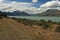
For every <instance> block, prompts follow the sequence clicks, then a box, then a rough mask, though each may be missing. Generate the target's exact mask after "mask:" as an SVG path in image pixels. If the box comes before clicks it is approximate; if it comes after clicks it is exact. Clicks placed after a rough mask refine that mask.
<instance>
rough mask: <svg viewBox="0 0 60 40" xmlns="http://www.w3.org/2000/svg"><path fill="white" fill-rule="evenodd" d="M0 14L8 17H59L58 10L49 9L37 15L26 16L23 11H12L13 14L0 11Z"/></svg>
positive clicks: (59, 11)
mask: <svg viewBox="0 0 60 40" xmlns="http://www.w3.org/2000/svg"><path fill="white" fill-rule="evenodd" d="M0 14H7V15H8V16H60V10H57V9H49V10H47V11H45V12H42V13H37V14H33V15H31V14H28V13H27V12H24V11H22V12H21V11H14V12H2V11H0Z"/></svg>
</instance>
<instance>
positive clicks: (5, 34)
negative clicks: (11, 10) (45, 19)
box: [0, 18, 60, 40]
mask: <svg viewBox="0 0 60 40" xmlns="http://www.w3.org/2000/svg"><path fill="white" fill-rule="evenodd" d="M51 26H53V30H54V29H55V27H56V26H58V25H56V24H52V25H51ZM0 40H60V33H58V32H55V31H52V30H44V29H42V28H41V27H40V26H32V27H30V26H26V25H24V24H22V23H18V22H17V21H15V20H13V19H7V18H3V19H0Z"/></svg>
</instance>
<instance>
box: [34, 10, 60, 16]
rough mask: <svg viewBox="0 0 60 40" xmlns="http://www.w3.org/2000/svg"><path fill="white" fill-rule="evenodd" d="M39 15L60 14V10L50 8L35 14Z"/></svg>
mask: <svg viewBox="0 0 60 40" xmlns="http://www.w3.org/2000/svg"><path fill="white" fill-rule="evenodd" d="M35 15H37V16H60V10H57V9H49V10H47V11H45V12H43V13H38V14H35Z"/></svg>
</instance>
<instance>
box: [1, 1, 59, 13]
mask: <svg viewBox="0 0 60 40" xmlns="http://www.w3.org/2000/svg"><path fill="white" fill-rule="evenodd" d="M32 5H33V4H32V3H24V2H23V3H19V2H14V1H13V2H11V3H0V10H2V11H6V12H8V11H9V12H13V11H25V12H28V13H29V14H36V13H41V12H44V11H46V10H48V9H59V10H60V1H49V2H46V3H45V4H42V5H40V8H36V7H32Z"/></svg>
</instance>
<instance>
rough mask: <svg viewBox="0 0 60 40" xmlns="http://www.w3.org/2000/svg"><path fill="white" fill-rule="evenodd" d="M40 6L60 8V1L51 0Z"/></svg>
mask: <svg viewBox="0 0 60 40" xmlns="http://www.w3.org/2000/svg"><path fill="white" fill-rule="evenodd" d="M40 8H50V9H53V8H54V9H55V8H60V1H49V2H47V3H45V4H42V5H41V6H40Z"/></svg>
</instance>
